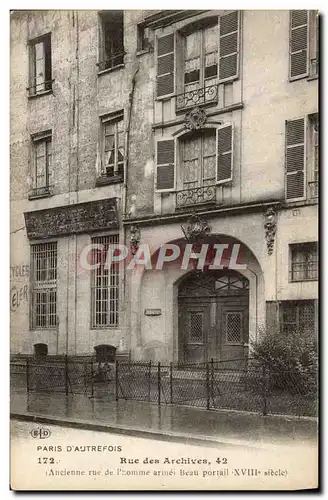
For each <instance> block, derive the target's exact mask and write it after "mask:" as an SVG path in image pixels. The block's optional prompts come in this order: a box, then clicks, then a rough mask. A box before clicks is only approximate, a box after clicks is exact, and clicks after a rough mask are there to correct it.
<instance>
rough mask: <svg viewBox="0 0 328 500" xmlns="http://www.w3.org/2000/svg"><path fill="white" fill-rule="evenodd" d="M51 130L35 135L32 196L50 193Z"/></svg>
mask: <svg viewBox="0 0 328 500" xmlns="http://www.w3.org/2000/svg"><path fill="white" fill-rule="evenodd" d="M51 138H52V136H51V132H45V133H42V134H38V135H36V136H33V138H32V140H33V158H32V166H33V189H32V193H31V194H30V197H34V196H47V195H49V194H50V182H49V180H50V176H51Z"/></svg>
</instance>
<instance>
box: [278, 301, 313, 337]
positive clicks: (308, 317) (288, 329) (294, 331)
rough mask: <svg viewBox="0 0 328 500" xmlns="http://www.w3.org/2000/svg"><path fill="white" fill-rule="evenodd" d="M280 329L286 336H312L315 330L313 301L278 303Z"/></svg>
mask: <svg viewBox="0 0 328 500" xmlns="http://www.w3.org/2000/svg"><path fill="white" fill-rule="evenodd" d="M280 327H281V331H282V333H284V334H285V335H286V337H288V336H292V337H297V335H302V334H308V335H309V336H311V335H314V334H315V332H316V329H317V324H316V313H315V301H314V300H299V301H296V300H283V301H282V302H280Z"/></svg>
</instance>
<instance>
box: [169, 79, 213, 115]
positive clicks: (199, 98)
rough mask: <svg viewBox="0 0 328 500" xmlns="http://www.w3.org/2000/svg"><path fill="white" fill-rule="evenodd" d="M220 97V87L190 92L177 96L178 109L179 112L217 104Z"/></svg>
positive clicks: (211, 86) (209, 87) (203, 88)
mask: <svg viewBox="0 0 328 500" xmlns="http://www.w3.org/2000/svg"><path fill="white" fill-rule="evenodd" d="M218 95H219V93H218V85H209V86H208V87H202V88H200V89H195V90H188V91H186V92H183V93H182V94H178V95H177V97H176V109H177V111H179V110H182V109H185V108H191V107H194V106H200V105H202V104H209V103H216V102H217V101H218Z"/></svg>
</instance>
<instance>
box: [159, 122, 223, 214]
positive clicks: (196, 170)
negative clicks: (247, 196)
mask: <svg viewBox="0 0 328 500" xmlns="http://www.w3.org/2000/svg"><path fill="white" fill-rule="evenodd" d="M175 148H177V154H175ZM176 168H177V173H176ZM232 168H233V125H232V124H227V125H222V126H220V127H218V128H216V129H215V128H204V129H202V130H200V131H195V132H189V133H187V134H183V135H182V136H180V137H179V138H178V139H177V140H176V142H175V140H174V139H160V140H158V141H157V178H156V189H157V191H161V192H165V191H174V190H175V186H176V184H177V189H178V192H177V206H179V205H181V206H185V205H187V204H189V205H190V204H195V203H207V202H213V201H214V202H215V199H216V190H215V189H213V187H215V185H216V184H222V183H226V182H230V181H231V180H232ZM187 191H189V193H188V192H187Z"/></svg>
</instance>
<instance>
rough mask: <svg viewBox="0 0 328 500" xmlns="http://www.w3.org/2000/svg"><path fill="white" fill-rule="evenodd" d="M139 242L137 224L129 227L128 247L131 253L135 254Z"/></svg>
mask: <svg viewBox="0 0 328 500" xmlns="http://www.w3.org/2000/svg"><path fill="white" fill-rule="evenodd" d="M139 243H140V229H139V227H138V226H131V227H130V248H131V253H132V255H135V254H136V253H137V251H138V248H139Z"/></svg>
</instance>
